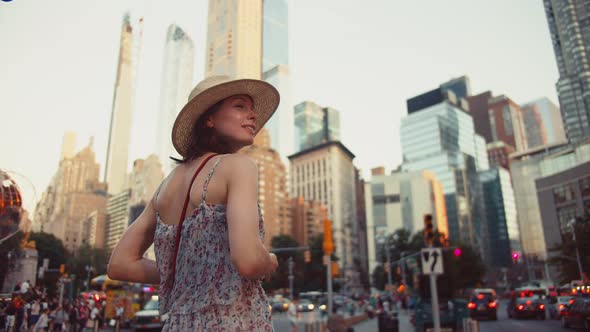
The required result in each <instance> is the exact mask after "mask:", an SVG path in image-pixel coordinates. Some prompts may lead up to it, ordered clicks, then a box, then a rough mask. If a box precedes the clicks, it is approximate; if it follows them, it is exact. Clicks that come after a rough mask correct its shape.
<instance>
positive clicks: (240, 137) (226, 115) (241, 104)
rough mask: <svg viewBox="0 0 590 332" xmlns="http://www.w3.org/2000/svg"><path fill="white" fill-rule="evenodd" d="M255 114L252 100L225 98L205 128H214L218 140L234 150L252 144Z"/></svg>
mask: <svg viewBox="0 0 590 332" xmlns="http://www.w3.org/2000/svg"><path fill="white" fill-rule="evenodd" d="M257 116H258V115H257V114H256V113H255V112H254V104H253V102H252V98H251V97H250V96H248V95H235V96H231V97H229V98H226V99H225V100H224V101H223V102H222V103H221V106H220V107H219V110H217V111H216V112H215V113H213V114H212V115H211V116H210V117H209V118H208V119H207V123H206V125H207V127H209V128H215V131H216V132H217V134H218V135H219V136H220V138H221V139H222V140H223V141H225V142H227V143H229V144H231V145H232V147H233V148H235V149H236V150H239V149H241V148H242V147H244V146H248V145H251V144H252V143H253V142H254V135H255V133H256V131H257V130H258V128H256V118H257Z"/></svg>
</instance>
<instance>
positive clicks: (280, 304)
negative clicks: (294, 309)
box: [270, 298, 291, 312]
mask: <svg viewBox="0 0 590 332" xmlns="http://www.w3.org/2000/svg"><path fill="white" fill-rule="evenodd" d="M290 304H291V301H289V300H288V299H286V298H283V299H281V300H277V299H273V300H272V301H271V302H270V306H271V309H272V312H285V311H287V310H288V309H289V305H290Z"/></svg>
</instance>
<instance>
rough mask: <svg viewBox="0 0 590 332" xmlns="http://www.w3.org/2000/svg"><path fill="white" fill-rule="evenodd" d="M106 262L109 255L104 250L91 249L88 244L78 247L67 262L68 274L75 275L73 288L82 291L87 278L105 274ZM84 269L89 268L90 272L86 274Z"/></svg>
mask: <svg viewBox="0 0 590 332" xmlns="http://www.w3.org/2000/svg"><path fill="white" fill-rule="evenodd" d="M108 261H109V254H108V252H107V250H106V249H100V248H92V247H90V246H89V245H88V244H85V245H82V246H80V247H78V249H76V251H75V252H74V253H73V254H72V255H70V257H69V259H68V261H67V271H68V273H69V274H75V275H76V279H75V284H74V287H76V288H77V289H83V287H82V286H83V285H84V282H86V281H87V279H88V277H89V276H90V278H93V277H94V276H97V275H101V274H105V273H106V271H107V263H108ZM86 267H91V268H92V271H90V272H88V271H87V270H86Z"/></svg>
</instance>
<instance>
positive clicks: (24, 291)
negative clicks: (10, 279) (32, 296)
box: [20, 280, 31, 294]
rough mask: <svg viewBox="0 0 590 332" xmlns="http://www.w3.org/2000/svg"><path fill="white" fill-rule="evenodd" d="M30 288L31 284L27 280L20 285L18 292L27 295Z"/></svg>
mask: <svg viewBox="0 0 590 332" xmlns="http://www.w3.org/2000/svg"><path fill="white" fill-rule="evenodd" d="M30 287H31V282H30V281H29V280H27V281H24V282H23V283H22V284H21V285H20V292H21V293H22V294H27V292H29V288H30Z"/></svg>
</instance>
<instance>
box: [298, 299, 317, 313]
mask: <svg viewBox="0 0 590 332" xmlns="http://www.w3.org/2000/svg"><path fill="white" fill-rule="evenodd" d="M313 309H315V304H313V303H311V301H310V300H301V301H299V303H297V311H298V312H309V311H313Z"/></svg>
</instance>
